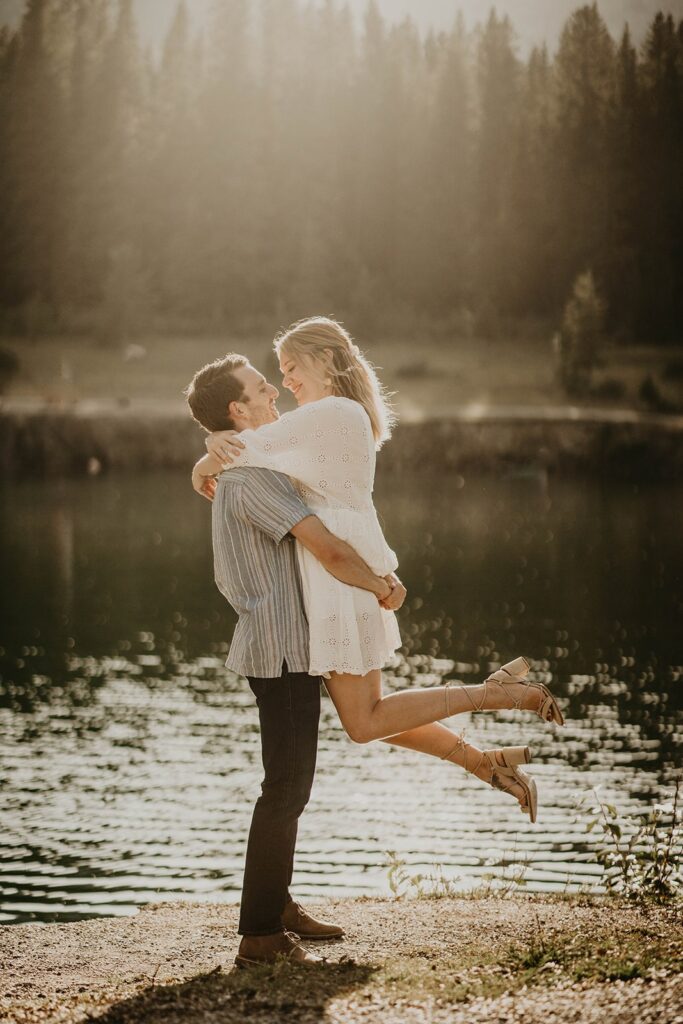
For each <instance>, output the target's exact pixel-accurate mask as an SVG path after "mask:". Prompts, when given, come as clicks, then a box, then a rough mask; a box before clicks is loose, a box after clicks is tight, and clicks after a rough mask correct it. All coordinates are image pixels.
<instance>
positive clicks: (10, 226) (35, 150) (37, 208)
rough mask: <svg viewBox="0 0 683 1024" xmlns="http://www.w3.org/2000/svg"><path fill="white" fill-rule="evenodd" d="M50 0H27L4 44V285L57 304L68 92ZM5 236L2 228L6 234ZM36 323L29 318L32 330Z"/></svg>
mask: <svg viewBox="0 0 683 1024" xmlns="http://www.w3.org/2000/svg"><path fill="white" fill-rule="evenodd" d="M47 6H48V5H47V0H29V2H28V5H27V8H26V12H25V14H24V17H23V20H22V23H21V26H20V28H19V32H18V36H17V39H16V42H15V43H13V44H12V45H6V54H5V60H4V65H5V69H4V71H5V76H4V77H5V82H4V86H5V89H6V90H7V91H6V99H5V103H6V115H7V120H6V122H5V124H4V128H3V136H4V145H3V149H4V150H5V155H6V158H7V164H6V167H5V170H4V173H5V175H6V178H7V181H8V184H9V187H10V190H11V191H10V195H11V203H9V204H8V210H7V212H6V214H5V223H4V225H3V226H4V229H5V232H6V235H5V239H4V242H3V248H4V250H5V254H6V257H7V259H6V263H5V266H4V267H3V270H4V274H3V275H1V276H2V277H3V283H2V285H0V288H2V295H3V300H4V302H5V303H7V304H9V305H19V304H28V307H29V309H33V310H34V311H35V310H37V309H40V308H43V307H45V308H47V309H50V310H54V309H55V308H56V305H57V303H58V295H57V294H56V289H55V278H54V270H55V266H56V263H57V255H58V252H59V249H60V244H61V235H62V230H63V220H62V218H63V204H62V196H63V188H64V166H63V160H62V151H61V149H60V136H61V133H62V131H63V127H64V98H63V94H62V92H61V89H60V86H59V82H58V81H57V80H56V77H55V75H54V72H53V69H52V67H51V61H50V54H49V50H48V45H47V41H46V38H45V19H46V13H47ZM3 234H4V232H3ZM35 326H36V325H35V324H33V325H31V324H29V325H28V329H29V331H33V329H34V327H35Z"/></svg>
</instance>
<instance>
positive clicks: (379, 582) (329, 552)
mask: <svg viewBox="0 0 683 1024" xmlns="http://www.w3.org/2000/svg"><path fill="white" fill-rule="evenodd" d="M290 533H291V534H292V535H293V536H294V537H296V539H297V540H298V541H299V543H300V544H303V546H304V547H305V548H306V550H307V551H310V552H311V554H312V555H314V556H315V557H316V558H317V559H318V561H319V562H320V564H321V565H322V566H324V568H325V569H327V571H328V572H329V573H330V574H331V575H332V576H334V577H335V578H336V579H338V580H340V582H341V583H348V584H349V586H352V587H360V589H361V590H370V591H371V592H372V593H373V594H375V596H376V597H377V599H378V600H379V601H383V600H386V598H388V597H389V595H390V594H391V591H392V587H391V585H390V584H389V583H387V581H386V580H385V579H383V578H382V577H381V576H376V575H375V573H374V572H373V571H372V569H370V568H369V566H368V565H367V564H366V563H365V562H364V561H363V559H362V558H361V557H360V555H358V554H357V553H356V552H355V551H354V550H353V548H352V547H350V545H348V544H347V543H346V541H343V540H340V539H339V537H335V535H334V534H333V533H330V531H329V530H328V529H327V527H326V526H324V525H323V523H322V522H321V521H320V520H319V519H318V517H317V516H314V515H310V516H306V518H305V519H302V520H301V521H300V522H299V523H297V524H296V526H293V527H292V528H291V530H290Z"/></svg>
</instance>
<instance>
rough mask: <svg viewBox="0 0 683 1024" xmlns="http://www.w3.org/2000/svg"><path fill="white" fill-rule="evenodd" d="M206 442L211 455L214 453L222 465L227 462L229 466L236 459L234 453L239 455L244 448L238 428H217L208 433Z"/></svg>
mask: <svg viewBox="0 0 683 1024" xmlns="http://www.w3.org/2000/svg"><path fill="white" fill-rule="evenodd" d="M204 444H205V445H206V450H207V452H208V453H209V455H214V456H215V457H216V458H217V459H218V461H219V462H220V463H221V464H222V465H225V464H226V463H227V465H228V466H229V465H231V463H233V462H234V461H235V460H234V459H233V455H239V453H240V452H241V451H242V450H243V448H244V444H243V443H242V442H241V441H240V435H239V432H238V431H237V430H216V431H215V432H214V433H213V434H208V436H207V437H206V438H205V440H204Z"/></svg>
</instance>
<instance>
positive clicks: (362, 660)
mask: <svg viewBox="0 0 683 1024" xmlns="http://www.w3.org/2000/svg"><path fill="white" fill-rule="evenodd" d="M240 440H242V441H243V442H244V444H245V449H244V451H242V452H241V453H240V455H239V456H237V457H236V459H235V461H234V462H233V463H232V466H231V467H230V468H232V467H235V466H259V467H262V468H265V469H273V470H277V471H278V472H280V473H286V474H287V476H289V477H290V478H291V479H292V481H293V482H294V483H295V485H296V486H297V489H298V491H299V493H300V494H301V497H302V500H303V501H304V502H305V503H306V505H307V506H308V507H309V508H310V510H311V512H313V513H314V514H315V515H316V516H318V518H319V519H320V520H321V521H322V522H323V523H324V524H325V526H326V527H327V528H328V530H330V531H331V532H332V533H334V534H335V535H336V536H337V537H340V538H341V539H342V540H345V541H346V542H347V543H348V544H350V545H351V547H352V548H354V549H355V550H356V551H357V552H358V554H359V555H360V556H361V558H363V559H364V561H365V562H367V564H368V565H369V566H370V568H371V569H372V570H373V572H376V573H377V574H378V575H379V576H386V574H387V573H389V572H393V571H394V570H395V569H396V568H397V566H398V561H397V559H396V555H395V554H394V552H393V551H392V550H391V548H390V547H389V546H388V544H387V542H386V540H385V539H384V535H383V533H382V529H381V527H380V525H379V522H378V520H377V513H376V512H375V507H374V505H373V503H372V488H373V483H374V478H375V442H374V438H373V435H372V428H371V425H370V419H369V417H368V415H367V413H366V411H365V409H364V408H363V406H362V405H360V404H359V403H358V402H354V401H352V400H351V399H348V398H336V397H330V398H322V399H320V400H319V401H317V402H310V403H307V404H306V405H302V406H301V407H300V408H298V409H296V410H294V412H288V413H285V415H284V416H282V417H281V418H280V419H279V420H276V421H275V423H268V424H266V425H265V426H263V427H259V429H258V430H244V431H242V433H241V434H240ZM297 555H298V559H299V566H300V569H301V579H302V583H303V592H304V601H305V604H306V613H307V616H308V623H309V629H310V637H311V639H310V666H309V673H310V674H311V675H327V673H329V672H347V673H352V674H353V675H365V674H366V673H367V672H369V671H370V670H371V669H376V668H382V666H383V665H384V664H385V663H386V662H387V660H388V659H389V658H390V657H391V655H392V654H393V652H394V651H395V650H396V649H397V648H398V647H400V646H401V636H400V633H399V630H398V624H397V622H396V616H395V615H394V613H393V612H389V611H386V609H384V608H381V607H380V605H379V603H378V601H377V598H376V597H375V595H374V594H372V593H370V592H369V591H367V590H361V589H359V588H358V587H351V586H348V585H347V584H345V583H340V582H339V580H337V579H335V577H334V576H332V575H331V574H330V573H329V572H328V571H327V570H326V569H324V568H323V566H322V565H321V564H320V562H319V561H318V560H317V558H315V557H314V556H313V555H312V554H311V553H310V552H309V551H307V550H306V549H305V548H304V547H303V546H302V545H301V544H299V543H297Z"/></svg>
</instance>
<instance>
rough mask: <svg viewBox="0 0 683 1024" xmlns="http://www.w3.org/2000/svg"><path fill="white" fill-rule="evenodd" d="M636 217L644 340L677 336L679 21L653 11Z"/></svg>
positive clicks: (681, 137)
mask: <svg viewBox="0 0 683 1024" xmlns="http://www.w3.org/2000/svg"><path fill="white" fill-rule="evenodd" d="M642 73H643V125H642V130H641V133H640V135H641V138H640V142H641V164H642V190H641V211H642V215H641V218H640V222H639V229H638V230H639V238H640V246H641V264H640V269H641V277H642V281H643V292H644V297H645V301H644V302H643V304H642V306H641V310H640V316H639V318H638V321H637V328H638V333H639V335H640V336H641V337H642V338H644V339H645V340H649V339H650V338H652V339H653V340H657V339H663V340H667V341H679V340H680V324H681V316H682V314H683V296H682V295H681V287H680V282H681V278H682V276H683V190H682V188H681V181H682V180H683V24H682V25H681V26H679V27H678V30H677V28H676V24H675V22H674V19H673V17H672V16H671V15H667V16H665V15H663V14H657V15H656V17H655V19H654V21H653V23H652V26H651V27H650V31H649V33H648V36H647V39H646V41H645V45H644V48H643V65H642Z"/></svg>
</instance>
